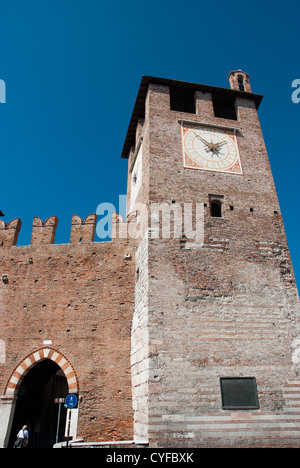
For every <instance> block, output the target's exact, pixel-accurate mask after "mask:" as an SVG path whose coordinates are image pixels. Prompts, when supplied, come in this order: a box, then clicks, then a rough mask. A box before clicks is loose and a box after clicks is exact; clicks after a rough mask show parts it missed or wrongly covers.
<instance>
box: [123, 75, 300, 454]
mask: <svg viewBox="0 0 300 468" xmlns="http://www.w3.org/2000/svg"><path fill="white" fill-rule="evenodd" d="M228 79H229V82H230V88H231V89H224V88H219V87H213V86H205V85H200V84H194V83H186V82H179V81H174V80H168V79H159V78H153V77H143V79H142V81H141V85H140V88H139V92H138V95H137V99H136V103H135V106H134V110H133V114H132V118H131V121H130V125H129V129H128V133H127V136H126V140H125V144H124V148H123V153H122V157H124V158H129V172H128V216H129V217H132V216H133V213H134V212H135V210H136V207H138V208H139V207H142V206H146V207H147V209H146V211H144V214H143V216H144V217H149V219H148V221H149V222H148V223H146V226H148V227H149V229H148V230H147V229H146V230H145V235H144V236H143V238H142V239H141V241H140V242H139V244H138V247H137V251H136V264H135V270H136V285H135V309H134V315H133V322H132V349H131V366H132V388H133V411H134V433H135V438H136V439H139V440H140V439H144V440H149V443H150V446H167V447H170V446H181V447H182V446H192V447H195V446H207V447H221V446H225V447H230V446H233V447H239V446H241V447H242V446H253V447H254V446H259V447H261V446H271V447H276V446H299V445H300V443H299V442H300V431H299V419H300V410H299V407H300V377H299V352H300V348H299V345H300V339H299V330H298V323H297V320H298V314H299V302H298V301H299V299H298V292H297V287H296V283H295V278H294V274H293V268H292V263H291V258H290V254H289V249H288V245H287V240H286V235H285V231H284V226H283V221H282V217H281V213H280V207H279V203H278V199H277V195H276V190H275V186H274V181H273V177H272V173H271V168H270V164H269V159H268V155H267V151H266V148H265V143H264V139H263V135H262V131H261V127H260V123H259V119H258V115H257V110H258V107H259V105H260V103H261V100H262V96H260V95H258V94H254V93H252V90H251V87H250V83H249V75H248V74H247V73H244V72H242V71H241V70H237V71H233V72H231V73H230V75H229V77H228ZM137 203H138V204H139V205H138V204H137ZM199 204H200V205H201V206H202V207H203V210H204V213H203V226H204V230H203V233H202V234H203V236H202V237H203V238H202V241H201V242H200V241H197V239H196V240H195V238H191V237H190V236H188V235H187V234H186V233H185V232H184V231H182V233H180V232H179V231H180V230H179V231H178V232H175V230H173V232H171V235H170V236H166V235H163V234H162V229H163V228H164V222H165V220H164V219H163V213H162V211H163V210H158V211H160V212H157V211H156V212H153V213H152V212H151V210H152V207H153V206H155V207H156V208H157V206H159V207H160V208H161V207H165V208H166V209H167V208H168V207H169V214H170V217H171V219H173V220H175V216H177V214H178V213H179V218H180V216H182V218H181V219H182V223H184V219H185V218H184V214H185V211H184V210H185V209H186V206H187V205H188V206H191V205H192V206H193V210H194V211H193V212H195V210H196V207H197V206H198V205H199ZM175 207H176V210H178V211H177V212H176V210H175ZM154 211H155V210H154ZM145 213H146V214H145ZM190 213H191V212H190ZM151 215H152V216H151ZM200 218H201V217H200ZM149 223H150V224H149ZM171 224H172V223H171ZM173 225H174V226H175V221H174V223H173ZM177 227H178V223H177ZM171 231H172V230H171ZM200 237H201V236H200ZM200 240H201V239H200Z"/></svg>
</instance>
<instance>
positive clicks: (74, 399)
mask: <svg viewBox="0 0 300 468" xmlns="http://www.w3.org/2000/svg"><path fill="white" fill-rule="evenodd" d="M77 405H78V396H77V394H75V393H70V394H69V395H68V396H67V397H66V398H65V406H66V407H67V408H68V409H69V415H68V426H67V436H66V438H65V439H66V441H67V443H66V447H67V448H68V447H69V440H71V439H72V437H70V428H71V415H72V409H73V408H77Z"/></svg>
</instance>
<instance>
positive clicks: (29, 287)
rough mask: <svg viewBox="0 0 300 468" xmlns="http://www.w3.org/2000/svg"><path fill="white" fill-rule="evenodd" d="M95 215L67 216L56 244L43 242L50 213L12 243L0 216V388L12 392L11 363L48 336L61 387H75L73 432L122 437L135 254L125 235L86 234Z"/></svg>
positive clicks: (128, 418) (128, 417)
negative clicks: (21, 241) (25, 242)
mask: <svg viewBox="0 0 300 468" xmlns="http://www.w3.org/2000/svg"><path fill="white" fill-rule="evenodd" d="M95 223H96V216H95V215H90V216H88V217H87V218H86V220H85V222H83V221H82V220H81V219H80V218H79V217H78V216H74V217H73V220H72V232H71V242H70V244H65V245H56V244H53V243H51V242H53V241H54V231H55V228H56V225H57V219H56V218H55V217H53V218H50V219H49V220H47V221H46V222H45V223H43V222H42V221H41V220H40V219H38V218H35V219H34V223H33V233H32V240H31V245H30V246H15V245H13V244H15V242H16V236H15V235H14V233H13V231H14V229H16V230H17V229H19V225H20V222H17V221H13V222H12V223H10V225H9V226H6V225H5V223H4V222H3V221H1V226H0V227H1V229H0V236H1V239H2V240H3V246H2V248H1V256H0V271H1V274H2V273H5V274H6V275H7V280H6V281H1V283H0V294H1V339H2V340H4V342H5V344H6V361H5V364H2V365H0V393H1V395H4V396H5V397H10V396H14V395H17V390H18V385H19V384H20V383H21V381H22V378H23V375H20V369H19V370H18V372H17V373H15V375H14V376H13V378H12V379H11V375H12V373H13V371H14V369H16V368H17V367H18V366H19V365H20V364H21V365H23V367H24V366H25V371H26V372H27V371H28V369H30V367H31V366H32V365H33V364H35V363H36V362H39V361H41V360H42V359H44V358H45V355H44V354H43V353H44V349H47V348H49V344H47V345H45V344H44V343H47V342H48V343H49V342H50V343H51V345H50V348H51V354H47V358H48V359H53V360H54V359H55V360H56V362H57V363H58V365H61V367H62V369H63V371H64V372H65V373H67V371H66V369H67V368H68V367H70V365H72V380H69V391H70V392H76V391H78V392H79V395H80V403H79V421H78V434H77V435H78V437H83V438H84V439H86V440H89V441H99V440H128V439H131V438H132V403H131V375H130V347H131V345H130V324H131V316H132V307H133V304H134V255H135V254H134V249H133V246H132V245H131V243H130V242H128V240H127V239H124V240H122V239H115V240H113V241H111V242H101V243H100V242H99V243H97V242H92V241H93V238H94V231H95ZM34 353H36V356H37V357H36V358H35V357H34V356H35V355H34ZM54 353H55V355H54V357H53V354H54ZM30 355H32V356H33V357H32V358H30ZM56 356H59V358H57V357H56ZM61 356H64V357H65V360H64V361H60V359H61ZM28 357H29V358H28ZM26 359H27V361H26ZM28 359H29V362H28ZM66 360H67V361H66ZM24 362H25V364H22V363H24ZM66 362H67V363H66ZM64 365H65V367H63V366H64ZM27 367H28V369H27ZM26 372H25V373H26ZM24 375H25V374H24ZM10 379H11V380H10ZM8 382H9V383H8Z"/></svg>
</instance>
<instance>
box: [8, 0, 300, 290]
mask: <svg viewBox="0 0 300 468" xmlns="http://www.w3.org/2000/svg"><path fill="white" fill-rule="evenodd" d="M299 17H300V2H299V0H297V1H293V0H287V1H286V2H279V1H269V0H264V1H257V0H254V1H251V2H246V3H245V2H241V1H236V0H233V1H231V0H227V1H226V2H224V1H220V0H217V1H209V2H208V1H201V0H189V1H188V2H183V1H178V0H173V1H164V0H159V1H158V0H152V1H151V2H141V1H136V0H134V1H132V0H128V1H117V0H110V1H109V2H102V1H99V0H86V1H84V2H83V1H79V0H72V1H71V0H59V1H58V0H51V1H48V0H42V1H41V0H26V1H24V0H14V1H6V0H5V1H4V0H0V44H1V49H0V50H1V53H0V79H3V80H5V82H6V86H7V103H6V104H0V155H1V197H0V203H1V205H0V209H2V210H3V211H4V213H5V215H6V216H5V218H4V219H5V220H6V221H7V222H9V221H10V220H11V219H13V218H16V217H18V218H21V220H22V222H23V225H22V229H21V233H20V237H19V243H20V244H28V243H29V242H30V235H31V225H32V219H33V216H39V217H41V218H42V219H43V220H45V219H47V218H48V217H49V216H52V215H56V216H58V218H59V225H58V229H57V236H56V242H57V243H66V242H68V241H69V233H70V225H71V217H72V214H78V215H79V216H81V217H82V218H84V217H85V216H87V215H88V214H89V213H92V212H95V210H96V207H97V205H98V204H99V203H101V202H111V203H114V204H115V205H116V207H117V206H118V195H119V194H125V193H126V171H127V161H126V160H122V159H120V153H121V150H122V146H123V141H124V138H125V135H126V131H127V126H128V123H129V119H130V116H131V112H132V108H133V105H134V101H135V97H136V94H137V91H138V87H139V83H140V80H141V77H142V75H154V76H159V77H165V78H173V79H177V80H184V81H193V82H199V83H204V84H212V85H216V86H222V87H227V86H228V82H227V76H228V73H229V71H230V70H234V69H238V68H241V69H243V70H244V71H246V72H248V73H250V75H251V77H250V79H251V85H252V89H253V91H254V92H257V93H259V94H263V95H264V96H265V97H264V100H263V102H262V105H261V108H260V110H259V116H260V121H261V124H262V128H263V132H264V136H265V141H266V145H267V149H268V152H269V156H270V162H271V166H272V170H273V175H274V178H275V182H276V186H277V191H278V196H279V201H280V205H281V210H282V213H283V217H284V221H285V226H286V232H287V236H288V241H289V245H290V249H291V254H292V259H293V264H294V269H295V273H296V277H297V278H298V285H299V284H300V246H299V242H298V237H299V236H298V232H299V219H300V218H299V214H298V212H297V211H296V207H297V204H298V202H297V199H298V197H299V193H298V191H299V188H298V180H299V170H300V163H299V158H300V145H299V116H300V103H299V104H298V105H297V104H293V103H292V100H291V94H292V88H291V83H292V81H293V80H294V79H297V78H298V79H300V69H299V68H300V67H299V46H300V40H299Z"/></svg>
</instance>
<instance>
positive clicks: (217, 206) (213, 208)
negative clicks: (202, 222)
mask: <svg viewBox="0 0 300 468" xmlns="http://www.w3.org/2000/svg"><path fill="white" fill-rule="evenodd" d="M210 215H211V216H212V217H213V218H222V202H221V201H220V200H212V201H211V202H210Z"/></svg>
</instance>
